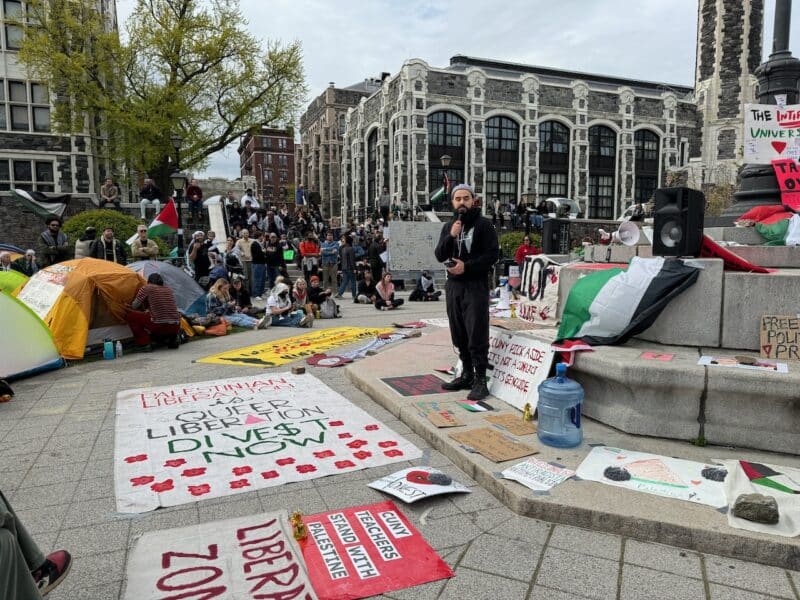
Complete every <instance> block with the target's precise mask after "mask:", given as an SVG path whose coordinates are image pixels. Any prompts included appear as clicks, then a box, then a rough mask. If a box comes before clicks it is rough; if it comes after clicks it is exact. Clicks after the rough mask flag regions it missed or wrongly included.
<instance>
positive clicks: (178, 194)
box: [170, 148, 183, 267]
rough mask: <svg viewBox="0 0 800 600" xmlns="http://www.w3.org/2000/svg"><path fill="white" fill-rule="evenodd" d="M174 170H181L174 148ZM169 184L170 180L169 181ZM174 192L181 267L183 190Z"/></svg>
mask: <svg viewBox="0 0 800 600" xmlns="http://www.w3.org/2000/svg"><path fill="white" fill-rule="evenodd" d="M175 170H176V171H177V172H180V170H181V151H180V148H175ZM170 183H172V180H171V179H170ZM174 191H175V204H176V206H175V208H176V209H177V211H178V266H179V267H182V266H183V211H182V210H181V199H182V197H183V189H180V190H174Z"/></svg>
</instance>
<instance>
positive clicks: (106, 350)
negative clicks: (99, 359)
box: [103, 340, 114, 360]
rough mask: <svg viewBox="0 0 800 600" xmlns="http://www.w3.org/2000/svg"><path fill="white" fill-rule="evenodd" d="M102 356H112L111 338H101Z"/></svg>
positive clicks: (108, 357) (112, 345) (109, 357)
mask: <svg viewBox="0 0 800 600" xmlns="http://www.w3.org/2000/svg"><path fill="white" fill-rule="evenodd" d="M103 358H104V359H106V360H111V359H112V358H114V342H112V341H111V340H103Z"/></svg>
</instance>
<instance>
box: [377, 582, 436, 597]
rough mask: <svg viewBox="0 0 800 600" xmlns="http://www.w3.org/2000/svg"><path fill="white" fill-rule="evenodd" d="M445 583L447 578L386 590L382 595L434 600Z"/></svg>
mask: <svg viewBox="0 0 800 600" xmlns="http://www.w3.org/2000/svg"><path fill="white" fill-rule="evenodd" d="M445 585H447V580H446V579H440V580H439V581H431V582H430V583H423V584H422V585H415V586H414V587H410V588H403V589H402V590H396V591H394V592H387V593H386V594H384V596H385V597H386V598H391V599H392V600H436V599H437V598H438V597H439V594H440V593H441V592H442V589H443V588H444V586H445Z"/></svg>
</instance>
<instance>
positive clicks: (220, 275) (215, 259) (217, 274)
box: [208, 248, 228, 287]
mask: <svg viewBox="0 0 800 600" xmlns="http://www.w3.org/2000/svg"><path fill="white" fill-rule="evenodd" d="M208 262H209V264H210V265H211V269H210V270H209V271H208V285H209V287H210V286H212V285H214V284H215V283H216V282H217V281H219V280H220V279H228V269H227V268H225V262H224V261H223V260H222V257H221V256H220V255H219V254H218V253H217V252H215V251H214V249H213V248H212V249H211V250H209V251H208Z"/></svg>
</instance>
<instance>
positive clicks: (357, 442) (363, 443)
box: [347, 440, 369, 450]
mask: <svg viewBox="0 0 800 600" xmlns="http://www.w3.org/2000/svg"><path fill="white" fill-rule="evenodd" d="M368 443H369V442H367V441H366V440H353V441H352V442H349V443H348V444H347V447H348V448H352V449H353V450H358V449H359V448H361V446H366V445H367V444H368Z"/></svg>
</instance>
